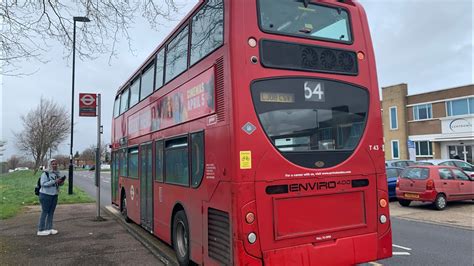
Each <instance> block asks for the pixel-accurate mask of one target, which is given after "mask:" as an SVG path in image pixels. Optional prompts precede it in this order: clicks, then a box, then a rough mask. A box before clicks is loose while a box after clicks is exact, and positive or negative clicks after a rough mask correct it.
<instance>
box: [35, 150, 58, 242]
mask: <svg viewBox="0 0 474 266" xmlns="http://www.w3.org/2000/svg"><path fill="white" fill-rule="evenodd" d="M40 183H41V189H40V194H39V201H40V203H41V216H40V219H39V223H38V233H37V235H39V236H47V235H55V234H57V233H58V230H55V229H53V216H54V210H55V209H56V204H57V203H58V192H59V186H62V185H63V184H64V179H62V178H60V177H59V171H58V163H57V162H56V160H55V159H51V160H49V163H48V169H46V170H45V171H44V172H43V174H42V175H41V181H40Z"/></svg>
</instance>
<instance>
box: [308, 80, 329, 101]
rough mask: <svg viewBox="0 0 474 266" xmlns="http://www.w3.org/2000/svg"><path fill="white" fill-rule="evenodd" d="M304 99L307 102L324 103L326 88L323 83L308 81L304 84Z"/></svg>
mask: <svg viewBox="0 0 474 266" xmlns="http://www.w3.org/2000/svg"><path fill="white" fill-rule="evenodd" d="M304 98H305V99H306V100H307V101H313V102H324V86H323V83H321V82H314V81H306V82H305V83H304Z"/></svg>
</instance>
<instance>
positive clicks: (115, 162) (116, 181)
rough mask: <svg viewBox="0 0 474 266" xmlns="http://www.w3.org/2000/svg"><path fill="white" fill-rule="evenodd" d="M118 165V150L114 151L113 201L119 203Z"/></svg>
mask: <svg viewBox="0 0 474 266" xmlns="http://www.w3.org/2000/svg"><path fill="white" fill-rule="evenodd" d="M118 165H119V156H118V154H117V152H113V153H112V180H111V181H112V182H111V185H112V202H115V203H117V204H118V199H117V195H118Z"/></svg>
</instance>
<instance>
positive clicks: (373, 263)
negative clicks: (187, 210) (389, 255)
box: [369, 262, 383, 266]
mask: <svg viewBox="0 0 474 266" xmlns="http://www.w3.org/2000/svg"><path fill="white" fill-rule="evenodd" d="M369 264H370V265H375V266H383V264H380V263H377V262H369Z"/></svg>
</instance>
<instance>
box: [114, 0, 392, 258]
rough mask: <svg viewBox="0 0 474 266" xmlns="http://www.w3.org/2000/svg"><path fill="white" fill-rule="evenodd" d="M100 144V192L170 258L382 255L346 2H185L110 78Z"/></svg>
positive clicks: (357, 33) (372, 152)
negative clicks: (107, 164) (148, 48)
mask: <svg viewBox="0 0 474 266" xmlns="http://www.w3.org/2000/svg"><path fill="white" fill-rule="evenodd" d="M112 143H113V144H112V146H113V174H112V176H113V178H112V202H113V203H114V204H116V205H117V206H118V207H119V208H120V210H121V211H122V213H123V215H124V217H125V219H127V220H132V221H133V222H135V223H137V224H140V225H141V226H142V227H143V228H145V229H146V230H148V231H149V232H151V233H152V234H154V235H155V236H157V237H159V238H160V239H162V240H163V241H165V242H167V243H169V244H170V245H172V246H173V248H174V249H175V252H176V255H177V258H178V261H179V262H180V264H182V265H186V264H188V262H189V261H190V260H192V261H194V262H196V263H199V264H206V265H224V264H225V265H228V264H235V265H247V264H251V265H262V264H265V265H348V264H356V263H362V262H367V261H372V260H378V259H383V258H387V257H390V256H391V254H392V241H391V228H390V221H389V210H388V206H387V202H388V193H387V182H386V176H385V167H384V155H383V151H382V143H383V138H382V122H381V112H380V103H379V93H378V85H377V78H376V68H375V59H374V52H373V48H372V43H371V39H370V35H369V29H368V23H367V18H366V15H365V13H364V10H363V8H362V7H361V6H360V4H358V3H357V2H356V1H352V0H345V1H344V0H339V1H336V0H321V1H310V0H245V1H233V0H207V1H201V2H199V3H198V4H197V5H196V7H195V8H194V9H193V10H192V11H191V12H190V14H189V15H187V17H186V18H185V19H184V20H183V21H182V22H181V23H180V24H179V26H177V27H176V29H175V30H174V31H173V32H172V33H171V34H170V35H169V36H168V37H167V38H166V39H165V41H163V43H162V44H161V45H160V46H159V47H158V48H157V49H156V50H155V51H154V52H153V54H152V55H151V56H149V57H148V58H147V60H146V61H145V63H144V64H143V65H142V66H141V67H140V68H139V69H138V70H137V71H136V72H135V73H134V74H133V75H132V76H131V78H130V79H128V80H127V82H125V83H124V85H123V86H122V87H121V88H120V89H119V91H118V93H117V96H116V100H115V106H114V119H113V133H112Z"/></svg>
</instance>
